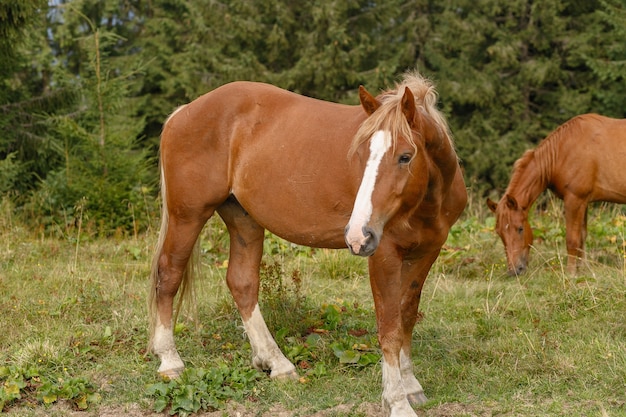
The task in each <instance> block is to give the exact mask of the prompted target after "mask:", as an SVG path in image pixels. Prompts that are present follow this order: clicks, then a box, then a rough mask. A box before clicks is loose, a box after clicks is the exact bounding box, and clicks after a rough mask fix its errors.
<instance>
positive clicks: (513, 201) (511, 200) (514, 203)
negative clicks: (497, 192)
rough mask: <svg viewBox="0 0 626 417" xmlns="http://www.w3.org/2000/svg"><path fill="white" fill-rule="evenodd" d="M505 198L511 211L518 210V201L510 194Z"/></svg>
mask: <svg viewBox="0 0 626 417" xmlns="http://www.w3.org/2000/svg"><path fill="white" fill-rule="evenodd" d="M504 197H505V198H506V206H507V207H508V208H509V209H511V210H517V207H518V206H517V200H516V199H515V198H514V197H511V196H510V195H508V194H507V195H505V196H504Z"/></svg>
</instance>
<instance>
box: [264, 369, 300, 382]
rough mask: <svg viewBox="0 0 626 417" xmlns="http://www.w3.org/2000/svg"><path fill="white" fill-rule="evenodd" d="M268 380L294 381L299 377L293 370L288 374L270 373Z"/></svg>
mask: <svg viewBox="0 0 626 417" xmlns="http://www.w3.org/2000/svg"><path fill="white" fill-rule="evenodd" d="M270 378H272V379H276V380H279V381H295V380H297V379H298V378H300V376H299V375H298V373H297V372H296V371H295V369H292V370H290V371H288V372H276V373H274V372H271V373H270Z"/></svg>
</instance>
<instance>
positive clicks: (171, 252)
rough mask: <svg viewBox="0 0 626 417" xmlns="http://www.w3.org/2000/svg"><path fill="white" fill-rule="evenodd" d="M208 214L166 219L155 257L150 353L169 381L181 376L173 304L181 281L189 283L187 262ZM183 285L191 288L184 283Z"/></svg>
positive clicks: (182, 365) (181, 367)
mask: <svg viewBox="0 0 626 417" xmlns="http://www.w3.org/2000/svg"><path fill="white" fill-rule="evenodd" d="M209 215H210V214H209V213H202V215H198V216H193V217H190V218H187V219H180V218H177V217H176V216H172V217H170V219H169V224H168V226H167V232H166V234H165V238H164V241H163V245H162V247H161V250H160V252H159V253H158V254H157V255H156V256H157V258H156V259H155V266H154V272H153V273H156V274H158V276H157V277H156V280H155V281H156V282H154V283H153V285H155V286H156V288H155V289H154V291H155V305H156V311H155V312H154V314H155V315H156V317H155V319H154V320H155V323H154V329H153V332H154V334H153V336H152V351H153V352H154V353H155V354H156V355H157V356H158V357H159V359H160V360H161V365H160V366H159V373H160V374H161V375H163V376H167V377H169V378H176V377H178V376H180V374H181V373H182V371H183V369H184V364H183V361H182V360H181V359H180V356H179V354H178V351H177V350H176V345H175V343H174V332H173V324H174V323H173V320H172V313H173V303H174V297H175V296H176V293H177V292H178V290H179V287H180V285H181V283H182V281H183V278H186V279H191V275H190V274H191V272H192V271H190V270H189V268H191V266H190V265H188V263H189V259H190V257H191V255H192V252H193V248H194V245H195V243H196V240H197V238H198V235H199V234H200V231H201V230H202V227H203V226H204V224H205V222H206V220H207V219H208V217H209ZM185 285H191V283H190V282H186V283H185Z"/></svg>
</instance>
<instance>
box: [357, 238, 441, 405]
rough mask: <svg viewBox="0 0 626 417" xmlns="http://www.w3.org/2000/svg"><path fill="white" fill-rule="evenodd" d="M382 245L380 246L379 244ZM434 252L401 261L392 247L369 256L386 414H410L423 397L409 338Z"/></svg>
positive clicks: (380, 249)
mask: <svg viewBox="0 0 626 417" xmlns="http://www.w3.org/2000/svg"><path fill="white" fill-rule="evenodd" d="M381 246H382V245H381ZM435 258H436V254H434V255H433V256H429V257H428V259H425V258H421V259H420V260H419V261H417V260H414V261H403V260H402V259H401V258H400V257H399V256H398V254H397V251H396V250H394V249H391V250H386V249H385V248H384V247H379V248H378V250H377V251H376V253H375V254H374V255H373V256H371V257H370V260H369V267H370V282H371V286H372V295H373V296H374V303H375V306H376V320H377V324H378V339H379V342H380V346H381V350H382V352H383V395H382V401H383V408H384V410H385V414H386V415H388V416H394V417H395V416H397V417H413V416H415V415H416V414H415V411H414V410H413V408H412V407H411V403H413V404H423V403H424V402H426V396H425V395H424V390H423V389H422V386H421V384H420V383H419V381H418V380H417V378H416V377H415V375H414V374H413V364H412V362H411V338H412V331H413V327H414V325H415V323H416V321H417V317H418V305H419V297H420V293H421V290H422V285H423V283H424V279H425V277H426V274H427V273H428V270H429V269H430V265H431V264H432V262H433V261H434V259H435Z"/></svg>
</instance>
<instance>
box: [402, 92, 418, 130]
mask: <svg viewBox="0 0 626 417" xmlns="http://www.w3.org/2000/svg"><path fill="white" fill-rule="evenodd" d="M416 111H417V110H416V108H415V97H414V96H413V92H412V91H411V89H410V88H409V87H406V88H405V89H404V95H403V96H402V113H404V116H405V117H406V119H407V120H408V121H409V125H410V126H411V127H413V125H414V123H415V112H416Z"/></svg>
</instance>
